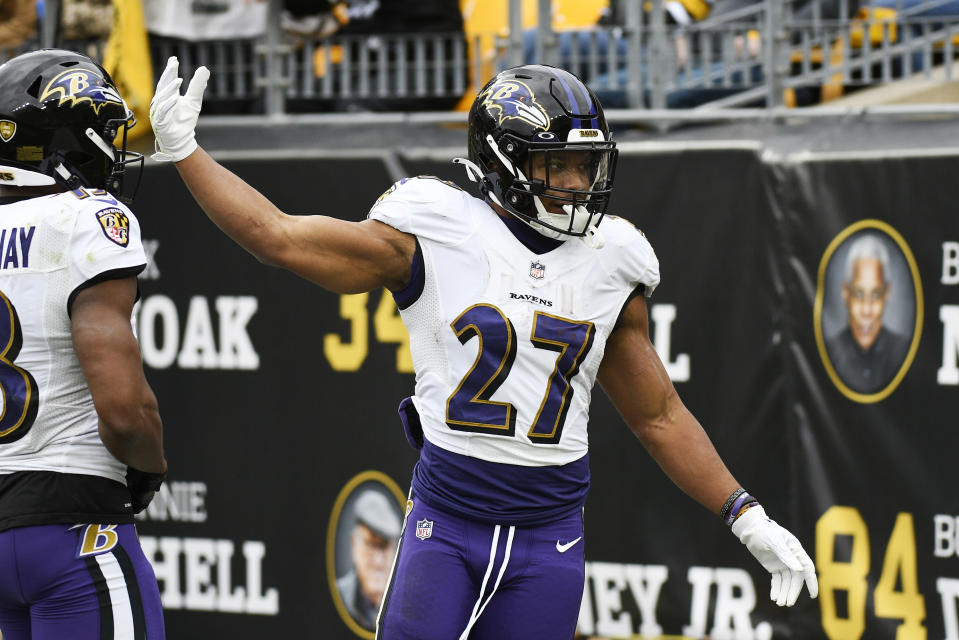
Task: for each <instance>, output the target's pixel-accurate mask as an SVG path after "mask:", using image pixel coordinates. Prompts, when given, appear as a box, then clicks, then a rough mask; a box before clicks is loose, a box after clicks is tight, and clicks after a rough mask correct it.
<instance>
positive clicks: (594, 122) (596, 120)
mask: <svg viewBox="0 0 959 640" xmlns="http://www.w3.org/2000/svg"><path fill="white" fill-rule="evenodd" d="M579 88H580V91H582V92H583V95H584V96H585V97H586V104H587V105H588V106H589V115H591V116H594V117H593V119H592V120H591V121H590V127H591V128H593V129H598V128H599V118H596V117H595V116H596V105H595V104H594V103H593V99H592V98H591V97H590V96H589V89H587V88H586V84H585V83H584V82H583V81H582V80H580V81H579Z"/></svg>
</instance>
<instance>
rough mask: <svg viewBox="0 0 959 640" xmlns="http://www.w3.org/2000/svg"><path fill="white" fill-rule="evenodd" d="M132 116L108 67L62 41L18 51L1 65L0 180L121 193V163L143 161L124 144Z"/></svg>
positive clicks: (17, 183)
mask: <svg viewBox="0 0 959 640" xmlns="http://www.w3.org/2000/svg"><path fill="white" fill-rule="evenodd" d="M135 123H136V119H135V118H134V117H133V112H132V111H131V110H130V109H129V107H127V104H126V102H124V100H123V98H122V97H120V93H119V92H118V91H117V87H116V85H115V84H114V83H113V80H112V79H111V78H110V75H109V74H108V73H107V72H106V71H105V70H104V69H103V67H101V66H100V65H98V64H97V63H96V62H94V61H93V60H91V59H90V58H88V57H87V56H85V55H82V54H79V53H75V52H73V51H66V50H63V49H41V50H39V51H32V52H30V53H25V54H22V55H19V56H17V57H15V58H13V59H11V60H9V61H8V62H6V63H5V64H3V65H2V66H0V178H3V179H2V180H0V184H3V185H15V186H37V185H50V184H54V183H55V182H56V183H60V184H62V185H64V186H66V187H67V188H69V189H77V188H79V187H93V188H100V189H106V190H107V191H109V192H111V193H113V194H114V195H116V196H120V195H122V194H121V191H122V188H123V174H124V171H125V169H126V165H127V164H129V163H131V162H141V163H142V162H143V156H142V155H141V154H138V153H133V152H128V151H127V150H126V142H127V135H126V134H127V129H129V128H130V127H132V126H133V125H134V124H135ZM121 130H122V133H123V137H122V145H121V148H120V149H117V148H116V147H114V146H113V140H114V138H116V136H117V133H118V132H120V131H121Z"/></svg>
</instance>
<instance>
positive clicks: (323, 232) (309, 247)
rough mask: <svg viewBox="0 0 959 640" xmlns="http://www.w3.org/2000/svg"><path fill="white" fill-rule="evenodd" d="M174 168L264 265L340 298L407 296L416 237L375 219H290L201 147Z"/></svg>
mask: <svg viewBox="0 0 959 640" xmlns="http://www.w3.org/2000/svg"><path fill="white" fill-rule="evenodd" d="M176 167H177V170H178V171H179V172H180V176H181V177H182V178H183V181H184V183H186V185H187V187H188V188H189V189H190V193H192V194H193V197H194V198H195V199H196V201H197V203H198V204H199V205H200V207H201V208H202V209H203V211H204V212H206V214H207V216H209V218H210V219H211V220H212V221H213V222H214V223H215V224H216V225H217V226H218V227H220V229H222V230H223V231H224V233H226V234H227V235H228V236H230V237H231V238H233V240H235V241H236V242H237V243H238V244H239V245H240V246H242V247H243V248H244V249H246V250H247V251H249V252H250V253H252V254H253V255H254V256H256V258H257V259H258V260H260V261H261V262H263V263H266V264H270V265H274V266H279V267H283V268H285V269H289V270H290V271H292V272H294V273H296V274H297V275H299V276H301V277H303V278H305V279H307V280H310V281H311V282H314V283H316V284H318V285H320V286H321V287H323V288H325V289H328V290H330V291H334V292H336V293H359V292H361V291H369V290H371V289H375V288H377V287H381V286H385V287H387V288H389V289H394V290H395V289H401V288H403V286H405V285H406V283H407V281H408V280H409V276H410V265H411V264H412V261H413V254H414V252H415V250H416V241H415V239H414V238H413V236H411V235H408V234H406V233H403V232H401V231H397V230H396V229H394V228H393V227H390V226H389V225H385V224H383V223H381V222H377V221H375V220H364V221H363V222H349V221H346V220H339V219H336V218H330V217H327V216H319V215H315V216H299V215H288V214H286V213H284V212H282V211H280V210H279V209H278V208H277V207H276V206H275V205H274V204H273V203H272V202H270V201H269V200H268V199H267V198H266V197H265V196H263V194H261V193H260V192H259V191H257V190H256V189H254V188H253V187H252V186H250V185H249V184H247V183H246V182H244V181H243V180H242V179H241V178H240V177H239V176H237V175H236V174H234V173H233V172H231V171H229V170H228V169H226V168H225V167H223V166H222V165H220V164H219V163H218V162H216V160H214V159H213V158H212V157H210V155H209V154H207V153H206V151H204V150H203V149H202V148H199V147H197V148H196V149H195V150H194V151H193V152H192V153H191V154H190V155H189V156H187V157H186V158H184V159H182V160H180V161H178V162H176Z"/></svg>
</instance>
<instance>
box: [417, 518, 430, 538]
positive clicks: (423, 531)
mask: <svg viewBox="0 0 959 640" xmlns="http://www.w3.org/2000/svg"><path fill="white" fill-rule="evenodd" d="M432 535H433V521H432V520H425V519H424V520H417V521H416V537H417V538H419V539H420V540H426V539H427V538H429V537H430V536H432Z"/></svg>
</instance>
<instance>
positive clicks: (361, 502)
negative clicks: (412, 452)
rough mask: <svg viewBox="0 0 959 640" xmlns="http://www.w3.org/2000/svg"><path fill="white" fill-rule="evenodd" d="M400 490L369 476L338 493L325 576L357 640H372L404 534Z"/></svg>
mask: <svg viewBox="0 0 959 640" xmlns="http://www.w3.org/2000/svg"><path fill="white" fill-rule="evenodd" d="M405 501H406V499H405V498H404V497H403V495H402V493H401V492H400V489H399V487H398V486H397V485H396V483H395V482H393V480H392V479H390V478H389V477H388V476H386V475H385V474H383V473H380V472H378V471H366V472H363V473H361V474H359V475H357V476H356V477H354V478H353V479H352V480H351V481H350V482H349V483H347V485H346V486H344V488H343V489H342V490H341V491H340V495H339V497H338V498H337V501H336V505H335V506H334V509H333V513H332V514H331V517H330V527H329V540H328V541H327V574H328V576H329V578H330V591H331V596H332V597H333V601H334V603H335V605H336V608H337V610H338V611H339V613H340V616H341V618H343V621H344V622H345V623H346V625H347V626H348V627H349V628H350V629H351V630H353V632H354V633H356V634H357V635H358V636H359V637H364V638H366V637H369V638H372V637H373V633H372V632H373V629H374V628H375V624H376V615H377V613H378V611H379V606H380V602H381V601H382V599H383V593H384V591H385V589H386V584H387V581H388V580H389V574H390V569H391V567H392V564H393V556H394V555H395V553H396V545H397V543H398V541H399V538H400V533H401V532H402V530H403V517H404V513H403V504H404V503H405Z"/></svg>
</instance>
